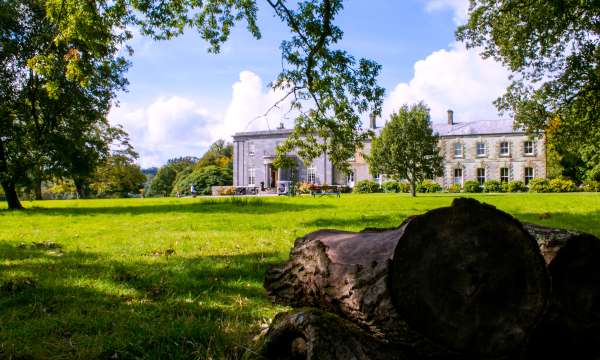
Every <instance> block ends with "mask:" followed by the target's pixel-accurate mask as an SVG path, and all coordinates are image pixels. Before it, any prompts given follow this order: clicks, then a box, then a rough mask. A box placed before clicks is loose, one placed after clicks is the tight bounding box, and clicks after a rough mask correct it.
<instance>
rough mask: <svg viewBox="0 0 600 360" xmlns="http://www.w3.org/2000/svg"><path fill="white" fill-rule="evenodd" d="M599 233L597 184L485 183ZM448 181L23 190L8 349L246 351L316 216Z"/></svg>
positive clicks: (352, 214)
mask: <svg viewBox="0 0 600 360" xmlns="http://www.w3.org/2000/svg"><path fill="white" fill-rule="evenodd" d="M475 197H476V198H478V199H480V200H482V201H485V202H488V203H491V204H493V205H495V206H497V207H498V208H500V209H502V210H505V211H507V212H509V213H511V214H513V215H514V216H516V217H517V218H519V219H521V220H524V221H530V222H536V223H541V224H547V225H552V226H558V227H565V228H572V229H578V230H582V231H587V232H590V233H593V234H595V235H600V221H599V220H600V195H599V194H582V193H576V194H503V195H478V196H475ZM452 199H453V196H451V195H430V196H419V197H417V198H416V199H412V198H410V197H408V196H405V195H386V194H373V195H343V196H342V197H341V198H339V199H338V198H334V197H330V198H326V197H323V198H307V197H302V198H245V199H218V200H215V199H129V200H127V199H123V200H84V201H44V202H30V203H28V202H26V203H25V204H24V205H25V206H26V207H27V210H25V211H21V212H10V211H5V210H0V358H33V359H37V358H40V359H70V358H73V359H93V358H102V359H110V358H112V359H117V358H118V359H127V358H148V359H168V358H174V359H179V358H186V359H187V358H192V359H207V358H214V359H220V358H238V357H240V356H241V355H242V354H243V353H244V351H247V348H248V347H249V346H251V344H252V340H251V339H252V337H253V336H254V335H256V334H257V333H258V332H259V330H260V327H261V326H264V324H266V323H268V321H269V319H271V318H272V317H273V316H274V315H275V314H276V313H277V312H278V311H281V310H283V308H282V307H279V306H276V305H273V304H271V303H270V301H269V300H268V299H267V298H266V295H265V291H264V290H263V288H262V279H263V275H264V271H265V269H266V268H267V267H268V266H269V265H270V264H273V263H277V262H280V261H282V260H284V259H285V258H287V255H288V252H289V249H290V247H291V246H292V244H293V241H294V239H295V238H297V237H298V236H301V235H303V234H305V233H307V232H310V231H313V230H315V229H318V228H338V229H346V230H361V229H363V228H365V227H392V226H396V225H398V224H400V222H401V221H402V220H403V219H404V218H406V217H407V216H409V215H411V214H417V213H422V212H424V211H426V210H428V209H432V208H436V207H439V206H445V205H448V204H450V202H451V201H452Z"/></svg>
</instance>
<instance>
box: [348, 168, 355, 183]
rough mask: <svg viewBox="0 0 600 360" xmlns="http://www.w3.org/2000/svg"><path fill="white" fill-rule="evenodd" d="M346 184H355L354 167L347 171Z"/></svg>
mask: <svg viewBox="0 0 600 360" xmlns="http://www.w3.org/2000/svg"><path fill="white" fill-rule="evenodd" d="M346 184H347V185H351V184H352V185H354V169H352V170H348V172H347V173H346Z"/></svg>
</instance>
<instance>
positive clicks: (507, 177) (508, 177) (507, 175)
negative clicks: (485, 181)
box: [500, 167, 510, 182]
mask: <svg viewBox="0 0 600 360" xmlns="http://www.w3.org/2000/svg"><path fill="white" fill-rule="evenodd" d="M503 170H506V176H504V175H502V171H503ZM503 178H504V179H503ZM509 181H510V170H508V168H507V167H501V168H500V182H509Z"/></svg>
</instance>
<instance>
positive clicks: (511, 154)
mask: <svg viewBox="0 0 600 360" xmlns="http://www.w3.org/2000/svg"><path fill="white" fill-rule="evenodd" d="M432 127H433V130H434V132H435V133H437V134H438V135H439V136H440V143H439V147H440V150H441V152H442V154H443V156H444V175H443V176H442V177H440V178H437V179H435V180H436V182H438V183H439V184H440V185H442V187H444V188H447V187H449V186H451V185H452V184H453V183H458V184H460V185H461V186H462V184H464V182H465V181H467V180H478V181H480V182H483V181H486V180H500V181H513V180H521V181H524V182H527V181H528V180H529V179H530V178H532V177H535V178H545V177H546V149H545V141H544V138H543V137H538V138H528V137H527V135H526V134H525V133H524V132H523V131H519V130H513V127H512V121H507V120H497V121H475V122H469V123H454V122H453V119H452V117H451V114H450V117H449V123H448V124H433V125H432ZM290 132H291V130H288V129H278V130H271V131H256V132H245V133H238V134H235V135H234V143H233V145H234V155H233V159H234V160H233V163H234V166H233V168H234V169H233V184H234V186H257V187H261V183H262V185H263V186H264V187H265V188H272V187H275V186H276V184H277V181H282V180H291V177H292V174H291V171H290V170H277V169H274V168H273V166H272V163H273V159H274V156H275V148H276V146H277V144H278V143H280V142H282V141H285V139H286V138H287V136H288V135H289V134H290ZM478 148H479V149H478ZM369 151H370V143H368V142H367V143H366V144H365V148H364V149H363V150H362V153H367V154H368V153H369ZM289 156H290V157H291V158H292V159H294V160H295V161H296V163H297V167H296V169H295V170H292V171H295V172H296V179H297V180H298V181H307V182H314V183H317V184H333V185H349V186H353V185H354V183H356V182H357V181H360V180H365V179H373V180H378V181H380V182H383V181H385V176H381V177H379V176H374V175H373V174H370V173H369V167H368V165H367V163H366V161H365V160H364V158H363V156H362V154H361V151H359V152H357V154H356V156H355V158H354V159H352V160H351V161H350V167H351V169H352V174H350V175H349V174H347V173H345V172H344V173H342V172H341V171H338V170H336V169H335V168H334V166H333V164H332V163H331V161H329V159H328V158H327V156H325V155H323V156H321V157H319V158H317V159H315V160H314V161H313V162H312V164H309V166H306V165H304V163H303V162H302V161H301V160H300V159H299V158H298V157H297V155H296V154H294V153H292V154H290V155H289ZM458 175H460V176H458ZM352 180H353V181H352ZM252 182H254V184H252Z"/></svg>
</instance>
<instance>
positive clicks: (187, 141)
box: [109, 96, 217, 167]
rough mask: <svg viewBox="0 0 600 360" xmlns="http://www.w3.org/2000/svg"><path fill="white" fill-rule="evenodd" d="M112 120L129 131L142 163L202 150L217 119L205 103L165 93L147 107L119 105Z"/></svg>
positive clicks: (142, 164) (192, 153) (208, 143)
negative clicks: (205, 107)
mask: <svg viewBox="0 0 600 360" xmlns="http://www.w3.org/2000/svg"><path fill="white" fill-rule="evenodd" d="M109 120H110V122H111V123H112V124H121V125H123V127H124V129H125V130H126V131H127V132H128V133H129V135H130V137H131V141H132V144H133V145H134V147H135V149H136V151H138V152H139V153H140V163H141V166H142V167H148V166H159V165H161V164H163V163H165V162H166V160H168V159H169V158H173V157H178V156H187V155H196V156H197V155H199V154H201V152H202V151H203V150H204V149H206V148H207V147H208V145H210V142H211V140H212V137H211V135H210V127H211V126H212V125H213V124H215V123H216V122H217V119H215V118H214V117H212V116H211V115H210V114H209V112H208V111H207V110H205V109H204V108H203V107H202V106H200V105H199V104H197V103H196V102H194V101H193V100H191V99H188V98H183V97H179V96H171V97H161V98H158V99H156V100H155V101H154V102H152V103H151V104H149V105H148V106H146V107H132V106H129V105H127V104H124V105H123V106H121V107H115V108H113V109H112V110H111V112H110V115H109Z"/></svg>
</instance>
